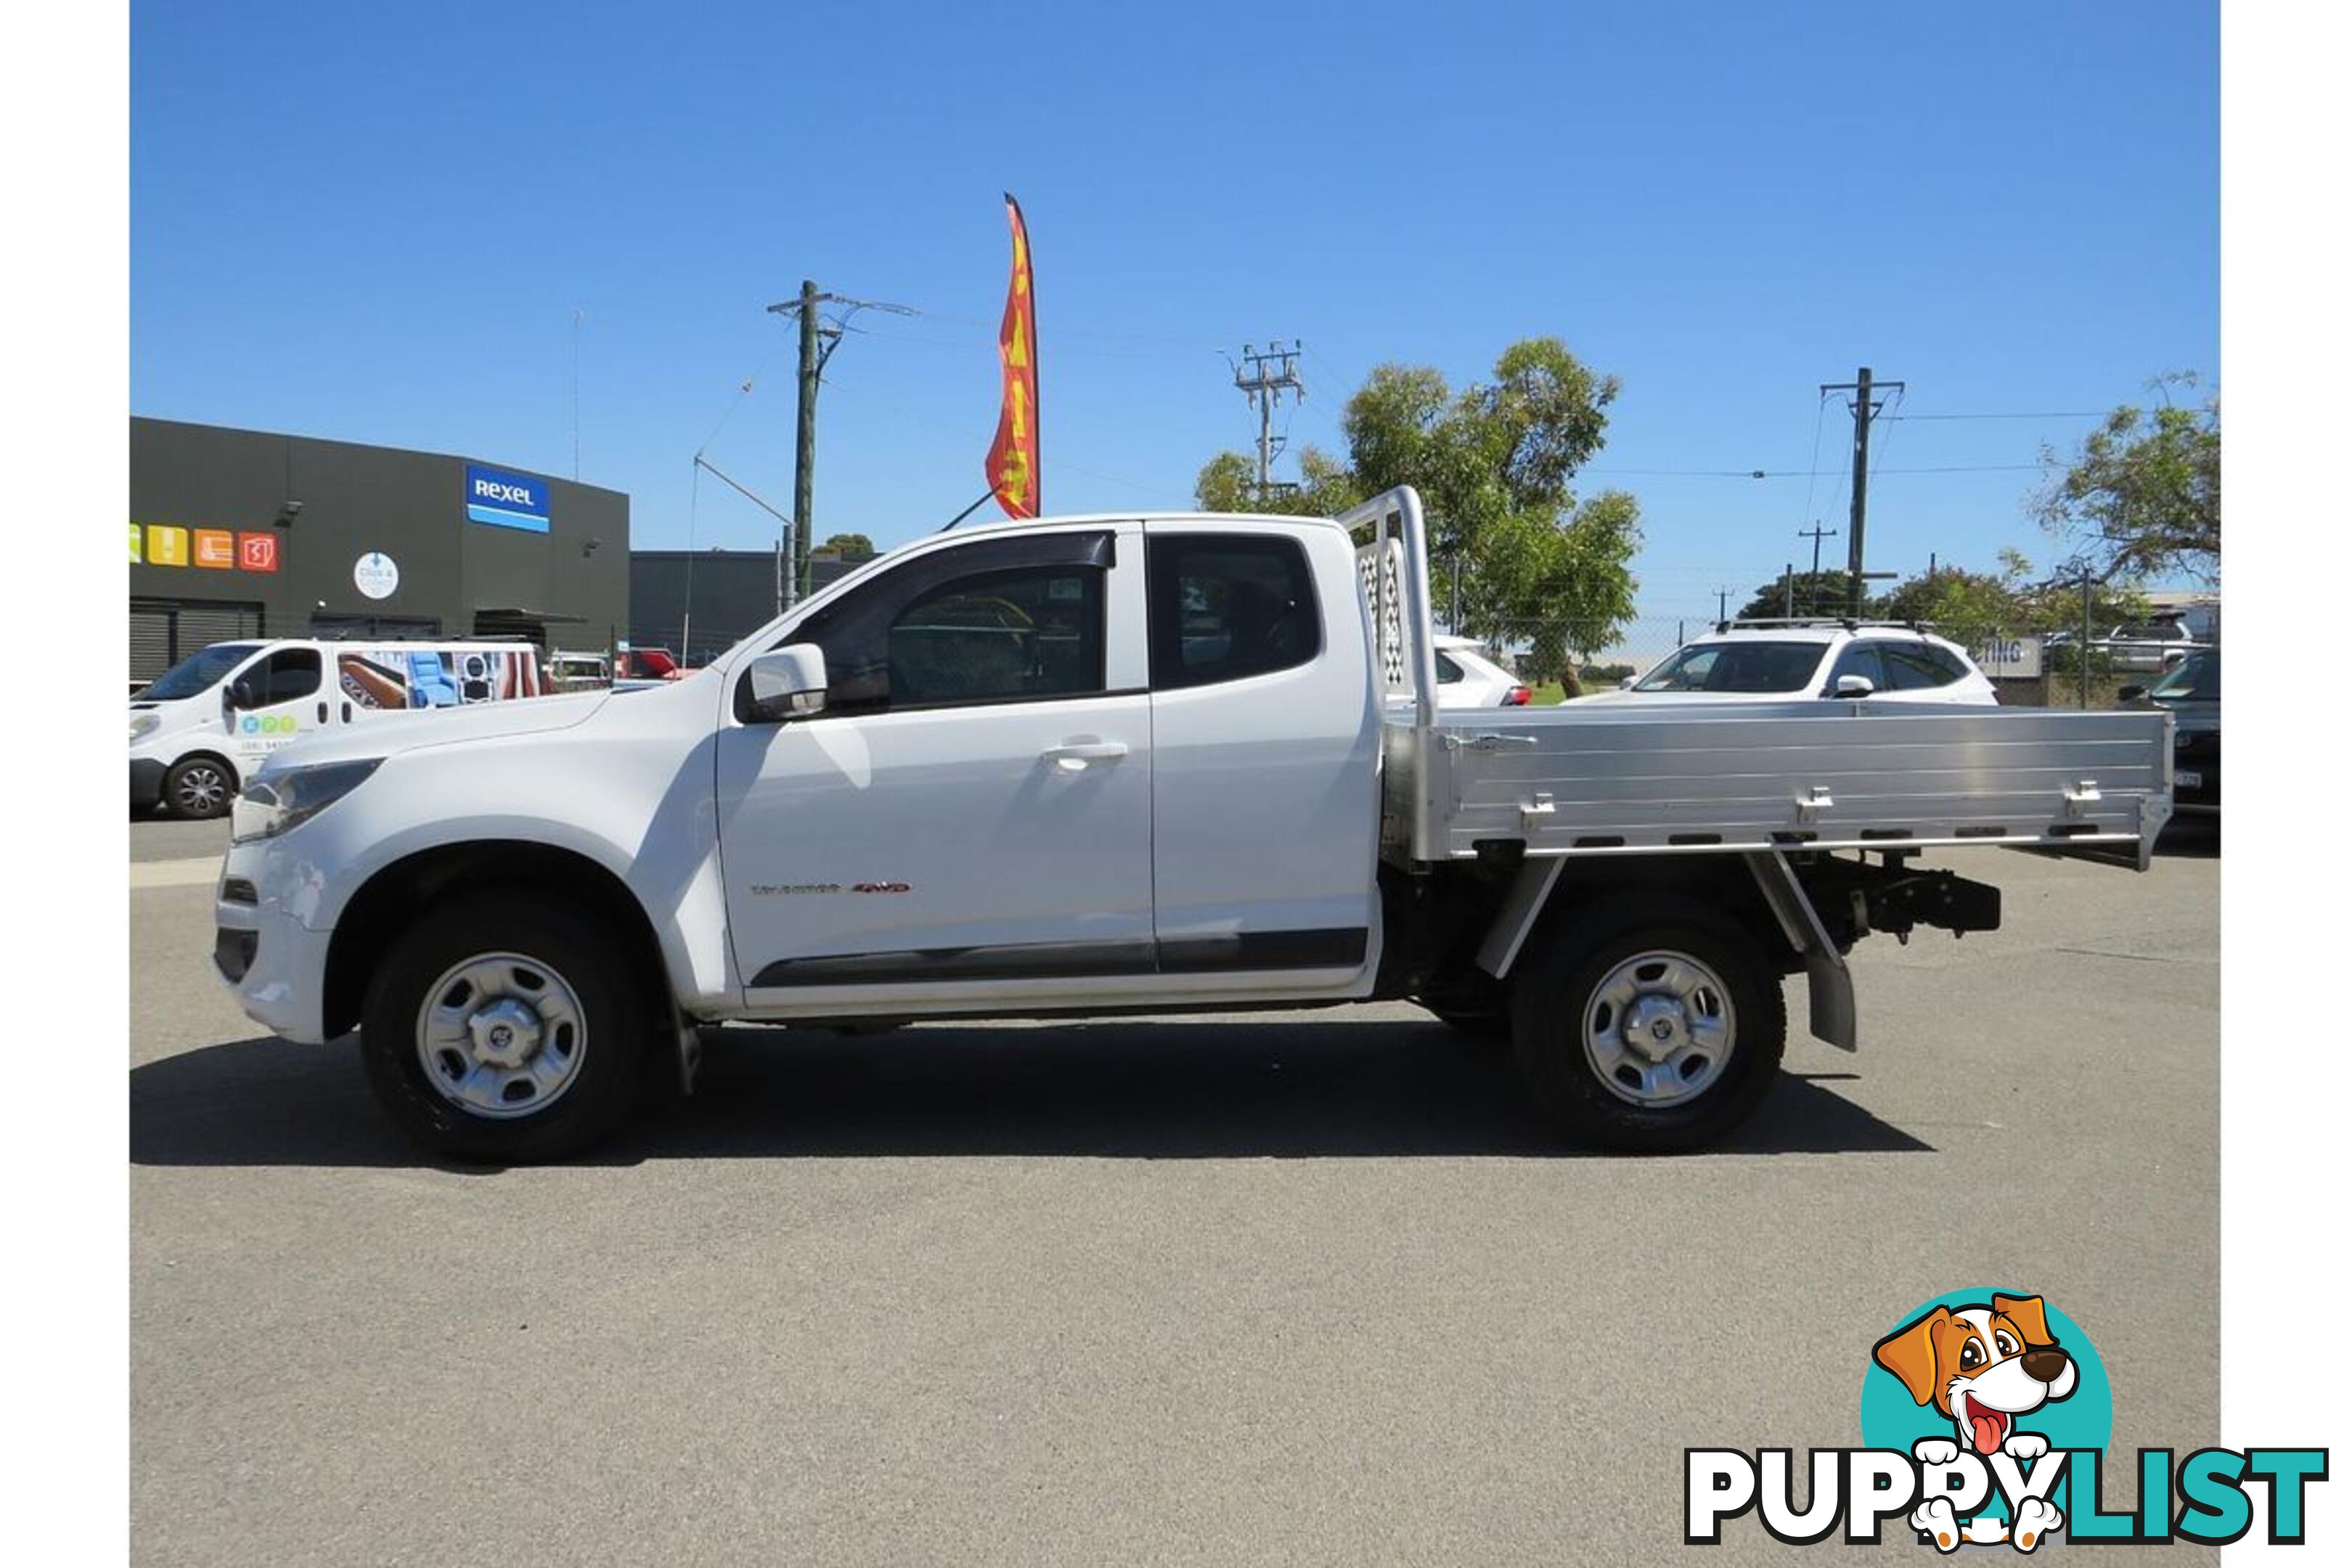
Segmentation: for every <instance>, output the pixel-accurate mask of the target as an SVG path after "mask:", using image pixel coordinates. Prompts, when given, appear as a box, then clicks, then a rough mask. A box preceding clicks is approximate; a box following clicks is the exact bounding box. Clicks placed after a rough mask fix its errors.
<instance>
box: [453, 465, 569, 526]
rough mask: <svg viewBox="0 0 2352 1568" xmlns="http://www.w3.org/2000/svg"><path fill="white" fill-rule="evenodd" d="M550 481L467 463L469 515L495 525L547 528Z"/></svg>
mask: <svg viewBox="0 0 2352 1568" xmlns="http://www.w3.org/2000/svg"><path fill="white" fill-rule="evenodd" d="M549 488H550V487H549V485H548V482H547V481H546V480H545V479H539V478H537V477H536V476H534V475H530V474H510V473H508V472H507V471H506V470H505V469H503V468H484V467H482V466H481V465H480V464H479V463H468V464H467V465H466V516H467V518H468V519H470V520H471V521H475V522H486V523H488V524H489V525H490V526H491V527H492V528H520V529H521V530H522V531H524V532H526V533H545V532H546V531H547V518H548V512H547V502H548V490H549Z"/></svg>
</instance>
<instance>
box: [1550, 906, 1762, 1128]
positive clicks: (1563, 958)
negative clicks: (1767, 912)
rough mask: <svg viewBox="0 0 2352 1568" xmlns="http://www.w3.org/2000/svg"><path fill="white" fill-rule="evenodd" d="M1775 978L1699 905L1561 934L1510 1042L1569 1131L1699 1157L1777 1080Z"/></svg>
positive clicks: (1747, 943)
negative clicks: (1688, 1151) (1701, 1150)
mask: <svg viewBox="0 0 2352 1568" xmlns="http://www.w3.org/2000/svg"><path fill="white" fill-rule="evenodd" d="M1787 1037H1788V1013H1787V1007H1786V1005H1785V1004H1784V1003H1783V1001H1782V999H1781V994H1780V974H1779V972H1778V971H1776V970H1775V969H1773V968H1772V967H1771V966H1770V965H1769V963H1767V962H1766V961H1765V957H1764V954H1763V952H1762V951H1761V949H1759V947H1758V945H1757V943H1756V942H1755V941H1754V940H1753V939H1752V938H1751V937H1749V936H1748V933H1747V932H1746V931H1742V930H1740V929H1739V928H1738V926H1736V925H1734V924H1732V923H1731V922H1730V921H1725V920H1723V919H1721V918H1720V917H1719V916H1717V915H1715V914H1713V913H1712V912H1710V911H1707V910H1700V909H1696V908H1686V907H1677V908H1665V909H1655V908H1654V909H1650V910H1626V911H1622V912H1621V913H1620V914H1618V915H1617V916H1616V917H1615V918H1611V917H1609V916H1607V915H1602V916H1601V917H1599V918H1598V919H1596V920H1594V921H1590V922H1586V923H1584V924H1582V925H1580V926H1577V927H1571V928H1569V929H1565V930H1563V931H1560V932H1559V934H1558V936H1557V938H1556V939H1555V941H1554V942H1553V944H1552V946H1551V948H1550V951H1549V953H1548V954H1547V955H1546V957H1545V958H1544V959H1543V960H1542V961H1541V962H1540V963H1538V967H1537V968H1536V969H1535V970H1534V971H1533V972H1531V973H1527V974H1524V975H1522V976H1521V977H1520V980H1519V985H1518V989H1517V998H1516V1005H1515V1006H1514V1008H1513V1014H1512V1040H1513V1044H1514V1047H1516V1049H1517V1054H1518V1058H1519V1067H1520V1070H1521V1071H1522V1072H1523V1073H1524V1074H1525V1076H1526V1078H1527V1079H1528V1086H1529V1088H1531V1089H1533V1090H1534V1092H1535V1095H1536V1098H1537V1100H1538V1101H1539V1102H1540V1103H1541V1104H1542V1106H1543V1108H1544V1110H1546V1111H1547V1112H1549V1114H1550V1115H1551V1117H1552V1118H1553V1119H1554V1121H1556V1122H1557V1123H1558V1124H1559V1126H1560V1127H1561V1129H1562V1130H1563V1131H1566V1132H1568V1133H1569V1134H1570V1136H1572V1137H1574V1138H1576V1139H1578V1140H1579V1141H1580V1142H1589V1143H1593V1144H1597V1145H1599V1146H1601V1147H1602V1148H1605V1149H1614V1150H1622V1151H1626V1152H1643V1153H1664V1152H1675V1151H1679V1150H1686V1149H1696V1148H1702V1147H1704V1146H1706V1144H1709V1143H1712V1142H1715V1141H1716V1140H1717V1139H1719V1138H1721V1137H1723V1136H1724V1135H1725V1134H1726V1133H1727V1132H1729V1131H1731V1130H1732V1129H1733V1128H1735V1127H1737V1126H1738V1124H1739V1123H1740V1122H1742V1121H1746V1120H1747V1118H1748V1115H1749V1114H1750V1113H1752V1112H1753V1111H1754V1110H1755V1109H1756V1107H1757V1105H1758V1103H1759V1101H1761V1100H1762V1099H1763V1098H1764V1095H1765V1092H1766V1091H1767V1090H1768V1089H1770V1088H1771V1085H1772V1079H1773V1077H1774V1075H1775V1074H1776V1073H1777V1072H1778V1071H1779V1068H1780V1055H1781V1051H1782V1049H1783V1048H1784V1047H1785V1045H1786V1043H1787Z"/></svg>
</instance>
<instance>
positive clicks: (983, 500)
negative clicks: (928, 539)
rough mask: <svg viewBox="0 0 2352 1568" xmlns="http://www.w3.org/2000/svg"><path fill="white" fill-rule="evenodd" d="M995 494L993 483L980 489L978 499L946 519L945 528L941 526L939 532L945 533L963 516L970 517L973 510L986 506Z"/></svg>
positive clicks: (961, 519)
mask: <svg viewBox="0 0 2352 1568" xmlns="http://www.w3.org/2000/svg"><path fill="white" fill-rule="evenodd" d="M995 494H996V488H995V487H994V486H993V485H992V486H990V487H989V488H988V489H984V490H982V491H981V492H980V499H979V500H976V501H974V502H972V503H971V505H970V506H968V507H966V508H964V509H963V510H961V511H960V512H958V513H956V514H955V515H954V516H953V517H951V518H950V519H948V521H947V526H946V527H945V528H941V529H940V532H941V533H945V532H946V531H948V529H950V528H953V527H954V526H955V525H956V524H957V523H959V522H961V521H963V520H964V519H965V518H968V517H970V516H971V514H972V513H973V512H976V511H978V510H980V509H981V508H982V507H984V506H986V505H987V504H988V503H989V501H990V500H992V499H993V498H994V496H995Z"/></svg>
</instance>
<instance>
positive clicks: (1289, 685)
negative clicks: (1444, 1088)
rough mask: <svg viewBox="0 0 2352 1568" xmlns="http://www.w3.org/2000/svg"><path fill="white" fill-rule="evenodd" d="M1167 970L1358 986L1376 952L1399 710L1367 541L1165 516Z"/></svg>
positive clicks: (1158, 545)
mask: <svg viewBox="0 0 2352 1568" xmlns="http://www.w3.org/2000/svg"><path fill="white" fill-rule="evenodd" d="M1146 554H1147V558H1148V565H1149V578H1148V591H1149V594H1150V616H1151V731H1152V785H1151V791H1152V818H1153V839H1152V877H1153V880H1154V883H1155V886H1156V889H1157V892H1156V897H1155V900H1154V921H1153V924H1154V929H1155V931H1156V932H1157V935H1158V938H1159V949H1160V952H1159V957H1160V972H1161V973H1162V974H1163V975H1174V974H1200V975H1204V976H1208V975H1218V976H1224V977H1228V978H1229V979H1233V980H1244V979H1247V980H1250V981H1252V982H1255V981H1258V980H1262V981H1264V982H1265V988H1266V989H1268V990H1280V991H1289V992H1297V991H1299V990H1314V989H1320V988H1326V987H1332V986H1344V985H1346V984H1349V982H1351V981H1352V980H1354V979H1355V978H1357V977H1359V976H1360V975H1361V974H1363V973H1369V968H1370V965H1371V964H1372V963H1374V962H1375V961H1376V959H1377V941H1376V936H1375V932H1376V931H1377V930H1378V926H1379V920H1378V913H1379V899H1378V894H1377V891H1376V889H1377V868H1378V861H1379V847H1380V844H1379V838H1380V769H1379V762H1380V738H1381V726H1380V716H1379V711H1378V710H1377V708H1376V707H1375V706H1374V701H1373V697H1372V680H1371V670H1370V657H1369V654H1368V651H1367V647H1368V637H1367V631H1366V626H1367V622H1366V620H1365V618H1364V614H1363V610H1362V607H1361V604H1360V600H1359V599H1358V597H1357V593H1356V568H1355V558H1354V553H1353V551H1352V549H1351V548H1350V546H1349V541H1348V536H1347V535H1346V534H1345V533H1343V532H1341V531H1339V530H1338V529H1336V528H1328V527H1322V526H1317V525H1314V524H1311V523H1305V522H1302V523H1298V524H1291V525H1285V524H1278V523H1257V524H1253V523H1248V522H1244V521H1236V520H1233V519H1197V520H1172V521H1153V522H1150V523H1148V524H1147V525H1146Z"/></svg>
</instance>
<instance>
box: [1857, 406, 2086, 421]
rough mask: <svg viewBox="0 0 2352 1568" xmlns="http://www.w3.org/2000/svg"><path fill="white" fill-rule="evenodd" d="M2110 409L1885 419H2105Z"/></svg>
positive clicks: (1893, 417) (1912, 416)
mask: <svg viewBox="0 0 2352 1568" xmlns="http://www.w3.org/2000/svg"><path fill="white" fill-rule="evenodd" d="M2114 412H2115V410H2114V409H2112V408H2060V409H2053V410H2050V411H2047V412H2044V413H2039V414H1887V415H1882V416H1881V417H1882V418H1886V419H2105V417H2106V416H2108V415H2110V414H2112V413H2114Z"/></svg>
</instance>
